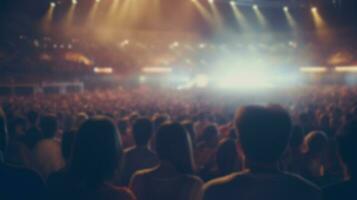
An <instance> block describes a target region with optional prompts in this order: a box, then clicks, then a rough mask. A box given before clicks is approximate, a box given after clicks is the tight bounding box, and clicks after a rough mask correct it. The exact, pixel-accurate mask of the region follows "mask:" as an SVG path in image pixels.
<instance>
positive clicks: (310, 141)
mask: <svg viewBox="0 0 357 200" xmlns="http://www.w3.org/2000/svg"><path fill="white" fill-rule="evenodd" d="M327 148H328V138H327V136H326V134H325V133H324V132H322V131H311V132H310V133H308V134H307V135H306V136H305V138H304V144H303V152H304V153H305V154H308V155H310V156H312V157H320V156H322V155H323V154H324V153H326V152H327Z"/></svg>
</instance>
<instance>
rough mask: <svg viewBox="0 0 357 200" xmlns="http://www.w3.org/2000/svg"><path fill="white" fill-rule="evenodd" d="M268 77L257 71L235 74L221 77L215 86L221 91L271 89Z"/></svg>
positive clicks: (272, 85)
mask: <svg viewBox="0 0 357 200" xmlns="http://www.w3.org/2000/svg"><path fill="white" fill-rule="evenodd" d="M269 79H270V77H269V76H268V75H266V74H263V73H260V72H257V71H245V72H237V73H236V74H233V75H231V76H223V78H220V79H218V80H217V82H216V84H217V86H218V87H219V88H222V89H264V88H273V87H274V84H272V82H271V80H269Z"/></svg>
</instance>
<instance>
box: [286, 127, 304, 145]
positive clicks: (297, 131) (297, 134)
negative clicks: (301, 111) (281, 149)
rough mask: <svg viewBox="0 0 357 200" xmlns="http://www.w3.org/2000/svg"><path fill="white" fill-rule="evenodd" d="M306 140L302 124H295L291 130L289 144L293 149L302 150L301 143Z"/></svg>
mask: <svg viewBox="0 0 357 200" xmlns="http://www.w3.org/2000/svg"><path fill="white" fill-rule="evenodd" d="M303 142H304V134H303V130H302V128H301V127H300V126H296V125H295V126H294V127H293V128H292V130H291V138H290V142H289V146H290V148H291V149H294V150H300V147H301V145H302V144H303Z"/></svg>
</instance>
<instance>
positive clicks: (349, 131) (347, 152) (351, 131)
mask: <svg viewBox="0 0 357 200" xmlns="http://www.w3.org/2000/svg"><path fill="white" fill-rule="evenodd" d="M356 142H357V119H356V118H354V119H353V120H351V121H349V122H348V123H346V125H345V126H344V127H343V128H342V130H341V134H340V136H339V137H338V149H339V152H340V156H341V158H342V160H343V162H344V163H345V165H346V166H347V168H348V170H349V172H350V175H351V176H356V174H357V159H356V156H357V146H356Z"/></svg>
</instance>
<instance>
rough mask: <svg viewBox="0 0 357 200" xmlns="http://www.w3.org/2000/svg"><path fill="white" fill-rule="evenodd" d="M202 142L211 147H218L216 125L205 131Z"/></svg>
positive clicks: (208, 127)
mask: <svg viewBox="0 0 357 200" xmlns="http://www.w3.org/2000/svg"><path fill="white" fill-rule="evenodd" d="M201 140H202V141H204V142H205V143H206V144H208V145H209V146H216V145H217V144H218V142H219V139H218V130H217V127H216V126H215V125H209V126H207V127H206V128H205V129H204V130H203V133H202V137H201Z"/></svg>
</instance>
